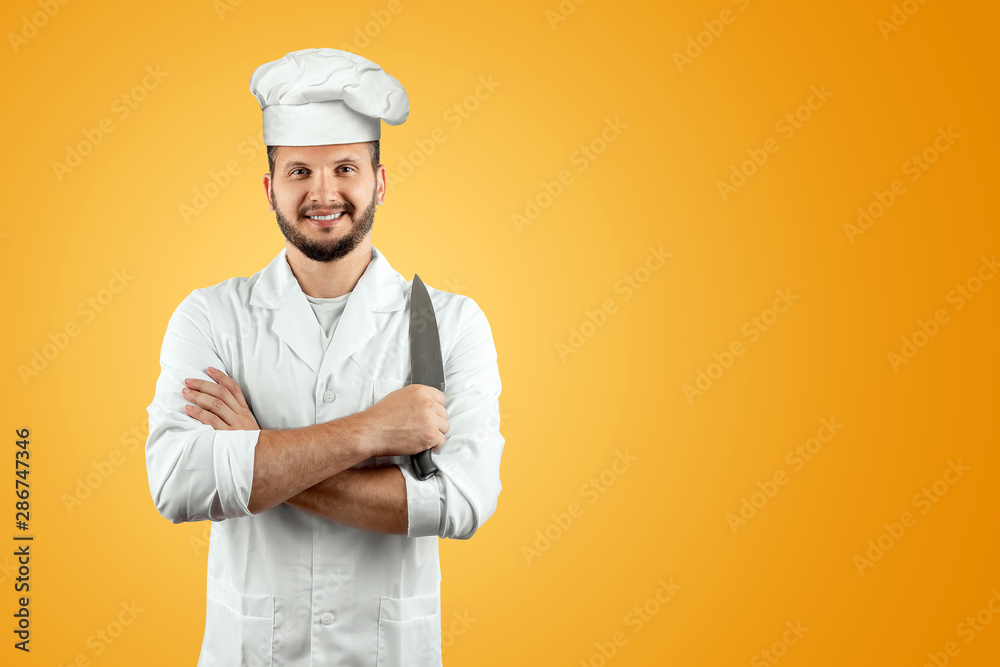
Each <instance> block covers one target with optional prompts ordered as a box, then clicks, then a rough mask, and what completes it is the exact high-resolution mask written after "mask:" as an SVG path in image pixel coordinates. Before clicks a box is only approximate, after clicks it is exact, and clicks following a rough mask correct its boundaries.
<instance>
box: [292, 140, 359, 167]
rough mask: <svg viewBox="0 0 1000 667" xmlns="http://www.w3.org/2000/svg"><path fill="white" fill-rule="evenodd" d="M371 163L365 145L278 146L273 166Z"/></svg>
mask: <svg viewBox="0 0 1000 667" xmlns="http://www.w3.org/2000/svg"><path fill="white" fill-rule="evenodd" d="M370 161H371V157H370V156H369V152H368V144H367V143H359V144H329V145H326V146H278V155H277V157H276V158H275V164H276V165H277V166H282V165H285V164H287V163H290V162H297V163H302V164H307V165H314V166H319V165H324V164H333V163H341V162H355V163H357V164H365V163H367V162H370Z"/></svg>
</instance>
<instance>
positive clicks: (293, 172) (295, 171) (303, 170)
mask: <svg viewBox="0 0 1000 667" xmlns="http://www.w3.org/2000/svg"><path fill="white" fill-rule="evenodd" d="M299 172H301V173H303V174H304V173H306V170H305V169H303V168H302V167H299V168H298V169H292V171H290V172H289V175H291V176H294V175H296V174H298V173H299Z"/></svg>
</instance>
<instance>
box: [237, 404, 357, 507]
mask: <svg viewBox="0 0 1000 667" xmlns="http://www.w3.org/2000/svg"><path fill="white" fill-rule="evenodd" d="M365 424H366V421H365V417H363V416H362V415H361V414H360V413H359V414H354V415H350V416H348V417H344V418H342V419H335V420H333V421H329V422H324V423H322V424H316V425H314V426H306V427H304V428H295V429H273V430H272V429H265V430H262V431H261V432H260V437H259V438H258V440H257V446H256V448H255V450H254V462H253V486H252V488H251V491H250V500H249V503H248V508H249V510H250V511H251V512H252V513H254V514H258V513H260V512H263V511H265V510H268V509H270V508H272V507H274V506H276V505H279V504H281V503H283V502H285V501H286V500H288V499H289V498H291V497H293V496H295V495H296V494H299V493H301V492H302V491H305V490H306V489H308V488H310V487H312V486H314V485H317V484H319V483H320V482H322V481H323V480H325V479H327V478H330V477H333V476H335V475H337V474H338V473H341V472H343V471H345V470H348V469H349V468H351V467H353V466H354V465H356V464H357V463H360V462H361V461H364V460H365V459H366V458H368V457H369V456H370V454H369V451H368V450H369V447H368V444H369V443H368V436H369V432H368V430H367V428H366V425H365Z"/></svg>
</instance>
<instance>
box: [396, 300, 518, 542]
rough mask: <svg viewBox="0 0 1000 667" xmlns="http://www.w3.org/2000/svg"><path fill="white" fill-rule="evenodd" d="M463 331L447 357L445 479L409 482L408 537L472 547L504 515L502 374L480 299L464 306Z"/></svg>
mask: <svg viewBox="0 0 1000 667" xmlns="http://www.w3.org/2000/svg"><path fill="white" fill-rule="evenodd" d="M462 308H463V311H462V313H461V316H460V318H459V322H460V323H461V330H460V333H459V334H458V336H457V337H456V339H455V343H454V345H453V346H452V348H451V350H450V351H448V350H446V351H444V354H445V369H444V370H445V409H446V410H447V411H448V424H449V430H448V433H447V436H446V439H445V444H444V446H443V447H442V448H441V449H440V450H438V451H436V452H434V454H433V456H434V462H435V464H436V465H437V467H438V469H439V473H438V474H436V475H433V476H431V477H430V478H429V479H426V480H423V481H421V480H418V479H417V478H416V477H414V475H413V472H412V470H411V469H410V467H409V464H408V463H407V464H406V465H402V466H400V469H401V470H402V472H403V478H404V480H405V482H406V500H407V514H408V517H409V519H408V527H407V537H423V536H427V535H437V536H438V537H442V538H445V537H448V538H454V539H468V538H470V537H472V535H473V534H474V533H475V532H476V530H478V529H479V527H480V526H482V525H483V524H484V523H485V522H486V520H487V519H489V518H490V517H491V516H493V512H494V511H496V507H497V499H498V498H499V496H500V491H501V488H502V486H501V484H500V458H501V455H502V454H503V446H504V438H503V436H502V435H500V389H501V385H500V371H499V368H498V366H497V352H496V346H495V345H494V342H493V333H492V331H491V330H490V325H489V321H488V320H487V319H486V315H485V313H483V311H482V309H480V308H479V306H478V305H477V304H476V302H475V301H473V300H472V299H469V298H466V299H464V300H463V303H462Z"/></svg>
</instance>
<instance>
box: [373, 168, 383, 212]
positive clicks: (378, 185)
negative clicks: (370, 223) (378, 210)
mask: <svg viewBox="0 0 1000 667" xmlns="http://www.w3.org/2000/svg"><path fill="white" fill-rule="evenodd" d="M375 201H376V203H378V204H384V203H385V165H384V164H380V165H379V166H378V170H376V171H375Z"/></svg>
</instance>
